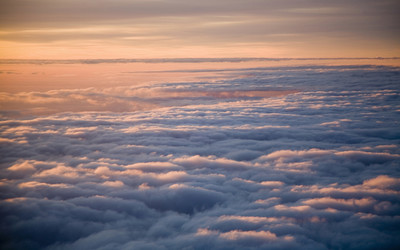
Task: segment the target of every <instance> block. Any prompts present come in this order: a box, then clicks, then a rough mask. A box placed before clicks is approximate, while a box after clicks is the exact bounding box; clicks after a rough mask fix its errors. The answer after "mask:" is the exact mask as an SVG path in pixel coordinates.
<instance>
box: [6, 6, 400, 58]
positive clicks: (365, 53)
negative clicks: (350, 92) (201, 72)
mask: <svg viewBox="0 0 400 250" xmlns="http://www.w3.org/2000/svg"><path fill="white" fill-rule="evenodd" d="M399 9H400V4H399V3H398V1H393V0H387V1H370V0H367V1H331V2H326V1H319V0H308V1H293V0H288V1H276V0H270V1H261V0H250V1H244V0H234V1H228V0H222V1H208V0H207V1H201V2H198V1H194V0H189V1H182V0H168V1H165V0H164V1H161V0H152V1H143V0H134V1H126V0H116V1H110V0H101V1H85V2H84V3H82V1H75V0H72V1H71V0H68V1H67V0H60V1H57V2H54V1H49V0H38V1H28V0H4V1H1V3H0V58H3V59H6V58H7V59H8V58H16V59H79V58H181V57H273V58H277V57H395V56H400V43H399V41H400V39H399V34H400V28H399V25H398V24H399V23H400V21H399V18H398V13H399Z"/></svg>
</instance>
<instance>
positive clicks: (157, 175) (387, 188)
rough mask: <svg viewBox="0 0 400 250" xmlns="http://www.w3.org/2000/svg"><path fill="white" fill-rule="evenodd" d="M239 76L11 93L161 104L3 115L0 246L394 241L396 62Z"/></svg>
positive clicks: (369, 245) (284, 245)
mask: <svg viewBox="0 0 400 250" xmlns="http://www.w3.org/2000/svg"><path fill="white" fill-rule="evenodd" d="M244 72H245V73H246V74H244ZM230 74H232V75H233V76H234V75H235V74H237V75H236V76H237V77H236V78H235V77H233V78H230V79H229V80H219V81H213V82H211V81H210V82H207V81H205V82H201V83H200V82H199V83H193V82H191V83H165V84H159V85H157V86H155V87H154V88H150V89H138V88H136V87H135V88H133V87H132V88H130V87H127V88H118V89H113V88H109V89H85V90H72V91H71V92H68V93H67V92H66V91H63V90H60V91H53V92H46V93H24V94H21V93H19V94H15V95H11V94H10V95H9V96H8V97H7V98H20V99H18V100H25V101H26V102H28V101H29V100H33V101H31V102H30V103H32V104H33V103H35V101H36V102H38V101H39V100H40V101H42V102H46V101H49V102H57V101H64V100H71V98H73V95H76V94H77V93H78V91H80V94H81V95H82V96H83V97H82V98H81V100H83V101H87V102H89V100H90V98H89V97H93V98H95V97H96V96H99V100H103V101H104V103H107V102H108V101H110V102H111V103H113V102H115V100H126V98H128V97H129V96H130V97H132V96H133V97H135V98H137V97H138V96H142V97H143V99H142V100H141V101H142V102H144V103H157V105H159V106H158V107H152V108H151V109H146V110H141V111H140V110H139V111H135V112H125V113H115V112H75V111H76V110H70V111H73V112H66V113H59V114H54V115H48V116H38V117H25V118H20V119H10V118H4V119H3V120H2V121H1V140H0V143H1V148H0V150H1V151H0V152H1V156H2V157H1V158H0V166H1V172H0V175H1V176H0V179H1V182H0V189H1V192H0V194H1V205H0V211H1V217H2V220H1V222H0V245H1V247H2V248H5V249H7V248H11V249H185V248H186V249H331V248H336V249H339V248H340V249H389V248H396V247H399V246H400V241H399V239H398V235H399V229H398V228H399V227H398V226H399V224H400V199H399V197H400V196H399V194H400V172H399V162H400V149H399V140H400V130H399V114H400V113H399V110H400V102H399V98H400V93H399V88H398V82H399V80H400V74H399V70H398V69H397V68H389V67H370V66H369V67H365V66H351V67H349V66H340V67H339V66H337V67H328V66H306V67H301V68H296V67H282V68H258V69H244V70H241V71H234V72H230ZM289 90H290V92H283V94H282V93H281V94H280V95H273V96H265V95H264V94H265V93H270V92H271V91H289ZM140 91H147V92H140ZM268 91H269V92H268ZM66 93H67V94H66ZM139 93H141V94H139ZM157 93H158V95H157ZM216 93H217V94H216ZM221 93H225V94H224V95H222V96H221ZM226 93H228V94H226ZM229 93H230V95H229ZM100 94H101V96H100ZM19 95H26V96H31V98H30V99H29V98H27V97H26V96H24V97H21V96H19ZM107 97H109V99H108V98H107ZM63 98H65V99H63ZM59 99H60V100H59ZM83 101H82V102H83ZM135 101H136V100H135ZM127 103H128V104H131V103H132V100H128V101H127ZM93 105H97V106H99V105H102V103H97V104H96V103H93ZM117 106H119V104H118V105H117ZM112 111H114V110H112ZM126 111H129V110H126Z"/></svg>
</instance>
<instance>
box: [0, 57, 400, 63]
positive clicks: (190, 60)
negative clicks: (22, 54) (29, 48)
mask: <svg viewBox="0 0 400 250" xmlns="http://www.w3.org/2000/svg"><path fill="white" fill-rule="evenodd" d="M399 59H400V57H176V58H162V57H161V58H108V59H106V58H96V59H88V58H81V59H13V58H8V59H0V64H79V63H80V64H101V63H205V62H250V61H307V60H321V61H323V60H399Z"/></svg>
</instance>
